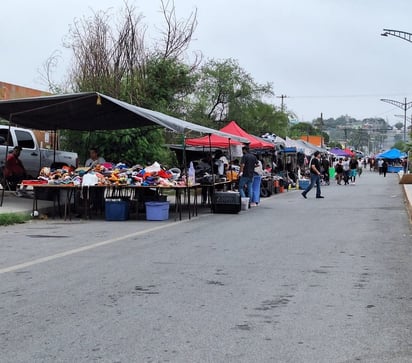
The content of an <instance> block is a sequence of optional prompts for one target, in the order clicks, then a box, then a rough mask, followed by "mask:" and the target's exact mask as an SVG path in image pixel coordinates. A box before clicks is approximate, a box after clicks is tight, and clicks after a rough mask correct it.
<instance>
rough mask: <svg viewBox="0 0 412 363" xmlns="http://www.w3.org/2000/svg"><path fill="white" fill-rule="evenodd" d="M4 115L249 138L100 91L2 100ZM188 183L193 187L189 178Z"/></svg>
mask: <svg viewBox="0 0 412 363" xmlns="http://www.w3.org/2000/svg"><path fill="white" fill-rule="evenodd" d="M0 117H1V118H4V119H6V120H8V121H10V123H13V124H16V125H19V126H22V127H26V128H34V129H38V130H59V129H68V130H78V131H94V130H117V129H128V128H142V127H149V126H155V127H163V128H167V129H169V130H173V131H174V132H176V133H179V134H182V135H184V134H185V132H186V131H188V130H190V131H193V132H197V133H200V134H206V135H208V136H210V135H218V136H220V137H225V138H228V139H231V140H234V141H236V142H240V143H248V142H249V140H248V139H246V138H244V137H241V136H236V135H232V134H229V133H225V132H222V131H219V130H215V129H211V128H208V127H204V126H201V125H198V124H195V123H191V122H188V121H185V120H181V119H178V118H175V117H172V116H168V115H166V114H163V113H160V112H156V111H152V110H148V109H144V108H141V107H137V106H134V105H131V104H128V103H126V102H123V101H120V100H117V99H114V98H112V97H109V96H106V95H103V94H101V93H98V92H85V93H73V94H65V95H57V96H45V97H33V98H25V99H15V100H6V101H0ZM185 186H186V187H187V188H189V185H188V183H187V179H186V184H185ZM190 187H191V186H190ZM189 193H190V190H189V189H188V190H187V195H190V194H189Z"/></svg>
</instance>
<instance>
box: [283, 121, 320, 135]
mask: <svg viewBox="0 0 412 363" xmlns="http://www.w3.org/2000/svg"><path fill="white" fill-rule="evenodd" d="M315 130H316V129H315V128H314V127H313V126H312V125H311V124H310V123H308V122H299V123H297V124H296V125H293V126H291V127H290V129H289V137H291V138H300V137H301V136H303V135H317V132H316V131H315Z"/></svg>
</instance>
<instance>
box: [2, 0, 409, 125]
mask: <svg viewBox="0 0 412 363" xmlns="http://www.w3.org/2000/svg"><path fill="white" fill-rule="evenodd" d="M174 2H175V7H176V13H177V16H178V17H180V18H186V17H188V16H189V14H190V13H191V12H192V11H194V10H195V9H197V11H198V26H197V29H196V32H195V40H194V41H193V42H192V45H191V50H192V51H201V52H202V53H203V55H204V57H205V58H213V59H216V60H223V59H227V58H233V59H236V60H237V61H238V62H239V65H240V66H241V67H242V68H243V69H244V70H246V71H247V72H248V73H249V74H250V75H251V76H252V77H253V78H254V79H255V80H256V81H257V82H259V83H266V82H270V83H272V84H273V88H274V92H275V97H273V99H271V100H269V102H271V103H274V104H275V105H277V106H279V107H280V105H281V98H279V96H281V95H286V96H287V98H285V99H284V102H285V107H287V109H288V110H289V111H293V112H294V113H295V114H296V116H297V118H298V120H299V121H312V120H313V119H315V118H317V117H320V114H321V113H322V114H323V118H324V119H327V118H330V117H333V118H337V117H339V116H341V115H349V116H351V117H355V118H357V119H363V118H367V117H382V118H384V119H386V120H387V121H388V122H389V123H390V124H395V123H396V122H399V121H402V119H401V118H397V117H395V115H403V110H402V109H400V108H397V107H396V106H393V105H391V104H388V103H385V102H382V101H380V99H381V98H384V99H391V100H395V101H399V102H400V103H404V100H405V97H407V101H408V102H409V101H412V72H411V69H410V65H411V64H412V62H411V60H412V43H409V42H407V41H405V40H402V39H399V38H395V37H393V36H388V37H382V36H380V34H381V32H382V29H383V28H389V29H396V30H402V31H406V32H411V33H412V22H411V15H412V1H410V0H255V1H250V0H248V1H246V0H175V1H174ZM122 4H123V2H121V1H118V0H116V1H115V0H112V1H109V0H71V1H56V0H38V1H32V0H13V1H1V5H0V14H1V21H0V26H1V33H0V34H1V35H0V50H1V55H0V81H3V82H9V83H14V84H18V85H22V86H27V87H33V88H38V89H44V90H46V85H45V84H44V82H43V81H42V80H41V79H40V76H39V69H41V68H42V64H43V63H44V62H45V60H46V59H47V58H48V57H49V56H50V55H51V54H52V53H53V52H54V51H56V50H60V51H62V52H63V53H62V55H63V57H64V59H63V60H62V61H61V62H60V64H59V67H58V69H57V71H56V73H55V78H56V81H61V80H63V78H64V76H65V74H66V73H67V66H68V64H69V62H70V53H68V52H67V51H64V49H63V47H62V41H63V38H64V37H65V36H66V35H67V33H68V29H69V25H70V24H73V21H74V19H75V18H81V17H84V16H90V15H91V14H92V11H98V10H107V9H110V8H112V9H113V12H114V14H116V13H118V10H119V9H120V8H121V6H122ZM129 4H133V5H135V6H136V7H137V9H138V11H139V12H141V13H142V14H143V15H144V16H145V22H146V23H147V25H148V31H147V35H149V36H151V37H152V38H155V37H156V36H157V35H158V33H157V31H156V23H157V24H159V22H160V21H161V17H160V13H159V9H160V1H157V0H145V1H143V0H141V1H138V0H129ZM411 114H412V108H411V109H409V110H408V113H407V115H408V117H409V116H411Z"/></svg>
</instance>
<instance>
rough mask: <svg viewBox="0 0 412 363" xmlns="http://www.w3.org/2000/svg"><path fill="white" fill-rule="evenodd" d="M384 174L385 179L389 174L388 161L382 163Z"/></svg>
mask: <svg viewBox="0 0 412 363" xmlns="http://www.w3.org/2000/svg"><path fill="white" fill-rule="evenodd" d="M381 169H382V173H381V174H383V176H384V177H386V173H387V172H388V162H387V161H386V160H383V161H382V167H381Z"/></svg>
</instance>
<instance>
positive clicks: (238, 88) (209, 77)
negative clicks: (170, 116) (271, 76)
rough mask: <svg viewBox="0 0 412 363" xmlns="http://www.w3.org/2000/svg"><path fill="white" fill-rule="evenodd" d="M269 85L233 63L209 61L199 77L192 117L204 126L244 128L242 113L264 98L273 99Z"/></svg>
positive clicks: (229, 60)
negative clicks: (226, 124)
mask: <svg viewBox="0 0 412 363" xmlns="http://www.w3.org/2000/svg"><path fill="white" fill-rule="evenodd" d="M272 94H273V92H272V88H271V85H270V84H266V85H260V84H258V83H256V82H255V81H254V80H253V78H252V77H251V76H250V74H248V73H247V72H246V71H245V70H244V69H242V68H241V67H240V66H239V64H238V62H237V61H236V60H234V59H226V60H223V61H216V60H209V61H208V62H206V63H205V64H204V65H203V66H202V67H201V69H200V71H199V73H198V83H197V85H196V92H195V93H194V95H193V97H192V114H193V115H196V116H202V117H201V119H202V120H203V122H204V123H208V124H209V125H213V124H214V123H216V122H218V123H224V122H227V121H230V120H236V121H238V122H239V124H242V120H241V119H240V118H241V117H242V115H241V112H240V110H241V111H244V109H245V107H247V106H250V105H253V106H256V101H259V100H261V98H262V97H263V96H268V95H272Z"/></svg>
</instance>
